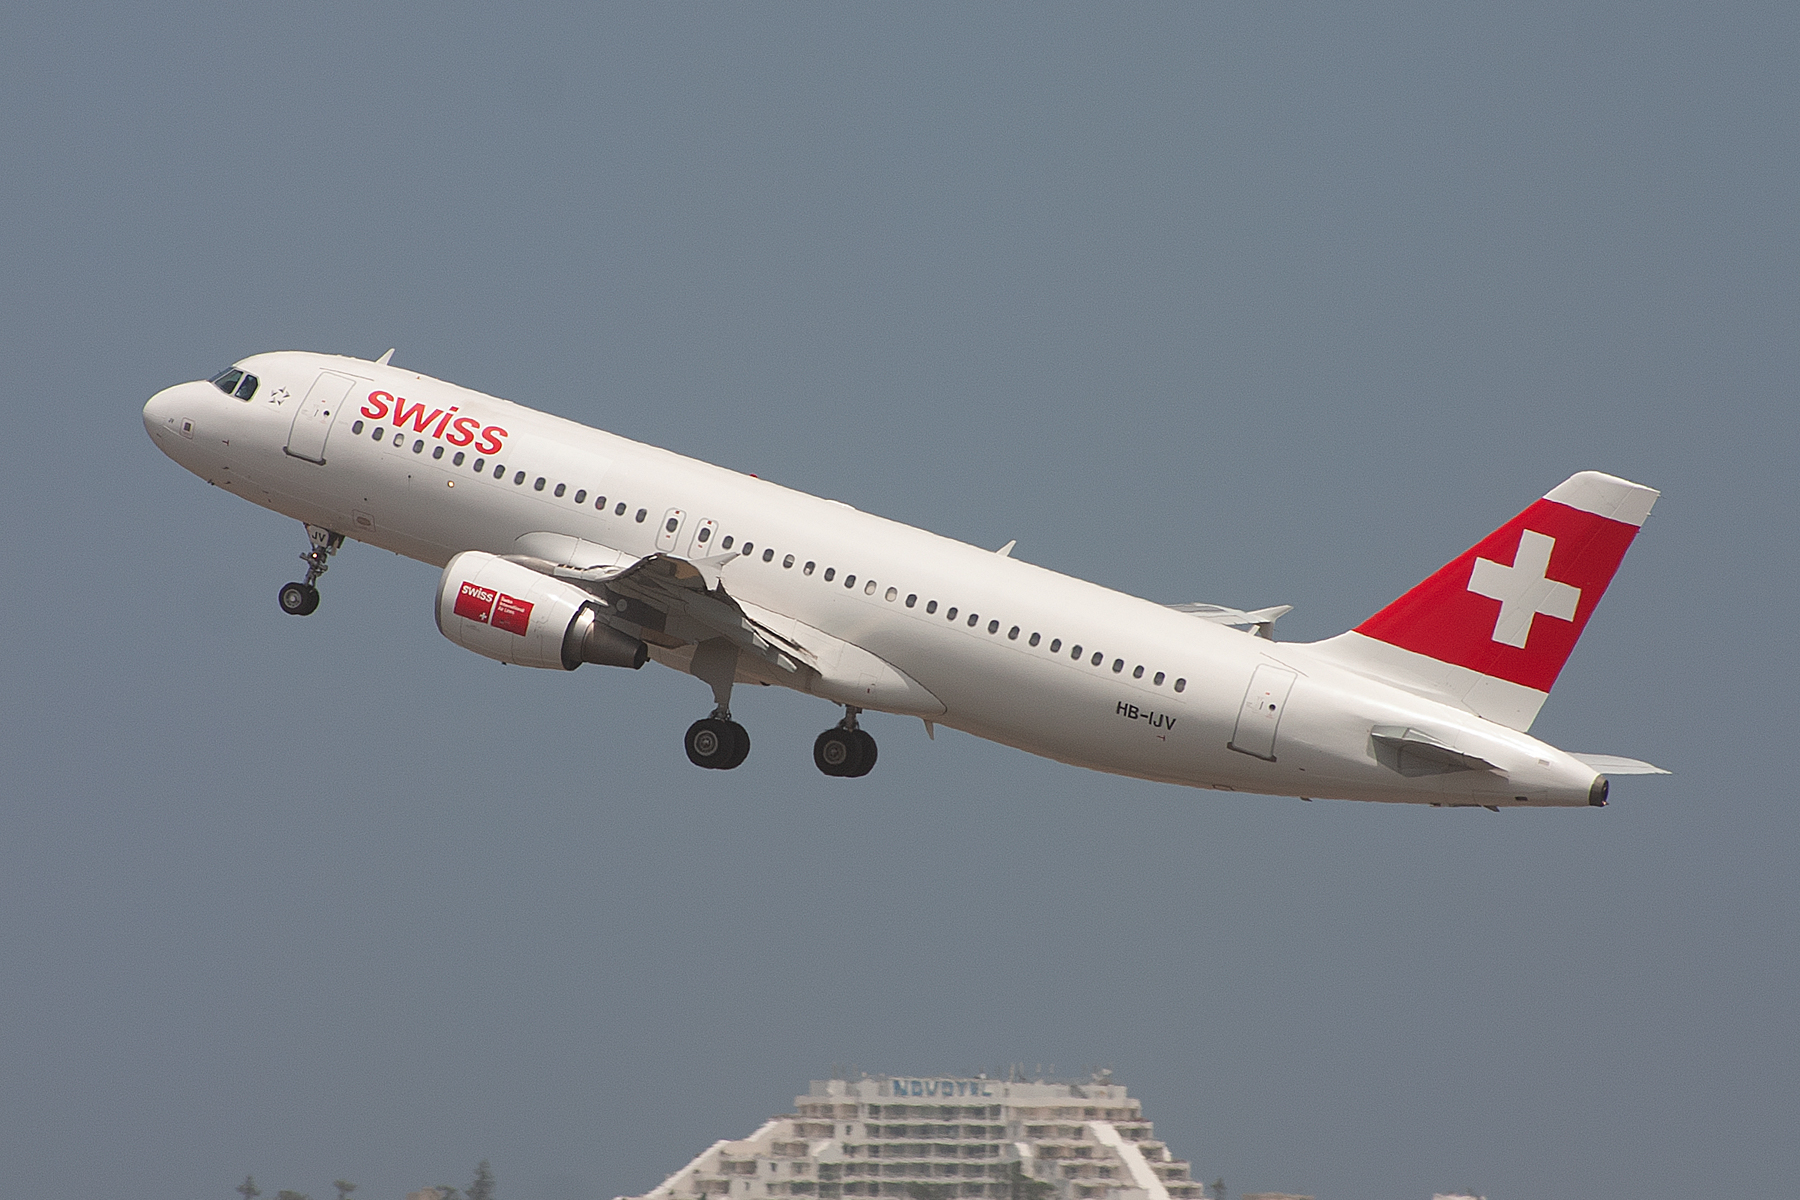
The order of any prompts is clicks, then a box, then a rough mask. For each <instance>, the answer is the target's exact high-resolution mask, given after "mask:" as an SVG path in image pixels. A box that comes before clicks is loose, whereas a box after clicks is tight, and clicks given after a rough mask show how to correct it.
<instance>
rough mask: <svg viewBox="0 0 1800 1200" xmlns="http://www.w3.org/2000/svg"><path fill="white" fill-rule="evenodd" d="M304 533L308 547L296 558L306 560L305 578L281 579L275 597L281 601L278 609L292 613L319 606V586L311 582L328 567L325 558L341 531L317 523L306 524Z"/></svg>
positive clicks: (336, 545)
mask: <svg viewBox="0 0 1800 1200" xmlns="http://www.w3.org/2000/svg"><path fill="white" fill-rule="evenodd" d="M306 536H307V537H308V539H310V540H311V542H312V549H310V550H308V551H307V552H306V553H305V554H302V555H301V556H300V561H301V562H303V563H305V564H306V582H305V583H284V584H282V585H281V591H280V592H279V593H278V594H277V595H276V599H278V600H280V601H281V611H282V612H284V613H287V614H288V615H289V616H293V617H304V616H307V615H309V614H311V613H312V611H313V610H314V609H316V608H318V607H319V589H318V588H317V587H316V586H315V585H316V584H317V583H318V582H319V576H321V575H323V574H324V573H325V572H326V571H329V570H330V569H331V567H330V565H329V564H328V563H327V562H326V560H327V559H329V558H330V557H331V556H332V555H334V554H336V553H337V552H338V550H339V548H341V547H342V546H343V544H344V535H343V534H341V533H333V532H331V530H329V529H321V528H319V527H318V526H317V525H308V526H307V527H306Z"/></svg>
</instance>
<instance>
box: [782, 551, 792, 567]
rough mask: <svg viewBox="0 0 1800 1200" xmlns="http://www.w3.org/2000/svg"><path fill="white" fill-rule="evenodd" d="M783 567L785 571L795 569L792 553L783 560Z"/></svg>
mask: <svg viewBox="0 0 1800 1200" xmlns="http://www.w3.org/2000/svg"><path fill="white" fill-rule="evenodd" d="M781 569H782V570H784V571H791V570H793V569H794V556H793V555H791V554H790V555H788V556H787V557H786V558H784V559H782V560H781Z"/></svg>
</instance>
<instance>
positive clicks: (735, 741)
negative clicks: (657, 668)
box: [681, 638, 750, 771]
mask: <svg viewBox="0 0 1800 1200" xmlns="http://www.w3.org/2000/svg"><path fill="white" fill-rule="evenodd" d="M737 656H738V652H737V647H736V646H734V645H732V644H731V643H730V642H729V641H726V640H725V639H724V638H712V639H709V640H707V641H704V642H701V643H700V644H699V645H697V646H695V647H694V657H693V661H692V662H690V663H689V664H688V673H689V674H691V675H693V676H694V677H695V678H696V679H699V680H701V681H703V682H704V683H706V684H707V685H708V686H710V687H711V688H712V693H713V710H712V715H711V716H710V717H706V718H704V719H702V720H699V721H695V722H694V723H693V724H692V725H689V726H688V731H687V736H685V737H683V738H682V739H681V747H682V749H684V750H686V751H687V756H688V761H689V762H691V763H693V764H694V765H695V766H696V767H705V768H706V769H707V770H709V771H729V770H731V769H732V768H734V767H740V766H742V765H743V764H744V760H745V759H746V758H749V757H750V731H749V730H747V729H745V728H744V727H743V726H742V725H739V724H738V723H737V722H736V721H734V720H732V719H731V684H732V681H733V680H735V679H736V678H737Z"/></svg>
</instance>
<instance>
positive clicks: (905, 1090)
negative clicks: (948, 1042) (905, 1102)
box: [888, 1079, 994, 1096]
mask: <svg viewBox="0 0 1800 1200" xmlns="http://www.w3.org/2000/svg"><path fill="white" fill-rule="evenodd" d="M888 1086H889V1087H891V1088H892V1089H893V1094H894V1095H896V1096H992V1095H993V1094H994V1081H993V1080H991V1079H894V1080H890V1081H889V1084H888Z"/></svg>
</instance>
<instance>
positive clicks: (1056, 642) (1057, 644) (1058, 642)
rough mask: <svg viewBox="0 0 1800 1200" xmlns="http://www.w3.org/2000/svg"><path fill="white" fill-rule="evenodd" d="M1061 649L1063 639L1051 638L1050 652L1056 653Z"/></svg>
mask: <svg viewBox="0 0 1800 1200" xmlns="http://www.w3.org/2000/svg"><path fill="white" fill-rule="evenodd" d="M1061 649H1062V639H1061V638H1051V639H1050V653H1052V654H1055V653H1056V652H1057V651H1058V650H1061Z"/></svg>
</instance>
